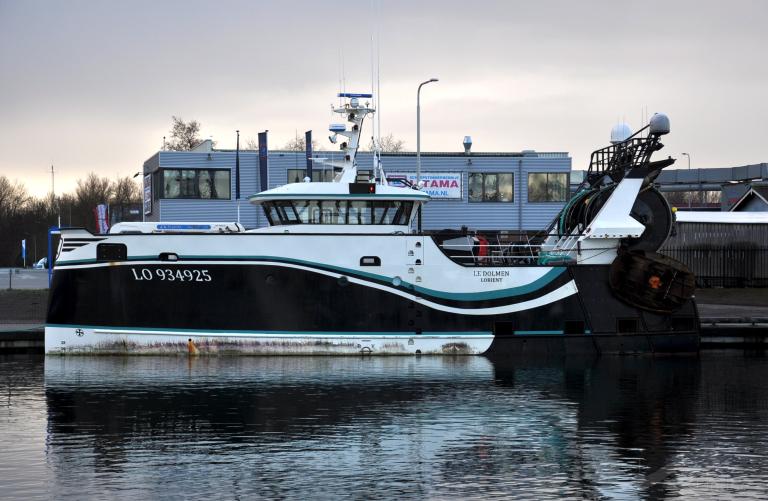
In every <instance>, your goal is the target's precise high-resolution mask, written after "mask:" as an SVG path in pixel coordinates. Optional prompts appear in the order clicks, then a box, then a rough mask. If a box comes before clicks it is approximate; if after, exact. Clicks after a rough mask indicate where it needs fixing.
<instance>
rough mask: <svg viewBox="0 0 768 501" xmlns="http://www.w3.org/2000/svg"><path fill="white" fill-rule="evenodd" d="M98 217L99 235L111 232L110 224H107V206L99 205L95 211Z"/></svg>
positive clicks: (97, 227)
mask: <svg viewBox="0 0 768 501" xmlns="http://www.w3.org/2000/svg"><path fill="white" fill-rule="evenodd" d="M94 213H95V215H96V229H97V230H98V232H99V233H101V234H104V233H107V232H108V231H109V223H107V217H108V216H107V206H106V205H105V204H99V205H97V206H96V209H95V210H94Z"/></svg>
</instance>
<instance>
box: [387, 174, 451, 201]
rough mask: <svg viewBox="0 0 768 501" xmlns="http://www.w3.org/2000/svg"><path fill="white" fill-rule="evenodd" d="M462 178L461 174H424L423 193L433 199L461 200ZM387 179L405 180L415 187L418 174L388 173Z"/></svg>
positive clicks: (422, 180)
mask: <svg viewBox="0 0 768 501" xmlns="http://www.w3.org/2000/svg"><path fill="white" fill-rule="evenodd" d="M461 176H462V174H461V172H422V173H421V182H422V183H423V184H424V187H423V188H422V189H421V191H423V192H424V193H427V194H428V195H429V196H430V197H432V198H433V199H443V200H461V199H462V198H463V193H464V192H463V191H462V189H461ZM387 179H405V180H407V181H408V182H410V183H411V184H413V185H415V184H416V173H415V172H390V173H387Z"/></svg>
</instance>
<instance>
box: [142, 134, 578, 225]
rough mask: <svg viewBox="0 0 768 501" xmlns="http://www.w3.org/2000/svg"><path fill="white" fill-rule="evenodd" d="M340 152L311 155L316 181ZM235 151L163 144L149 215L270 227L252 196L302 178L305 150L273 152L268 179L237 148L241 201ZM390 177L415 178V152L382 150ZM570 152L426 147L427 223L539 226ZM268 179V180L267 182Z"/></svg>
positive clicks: (147, 195) (147, 190) (152, 161)
mask: <svg viewBox="0 0 768 501" xmlns="http://www.w3.org/2000/svg"><path fill="white" fill-rule="evenodd" d="M340 155H341V154H340V153H339V152H331V151H316V152H315V153H314V154H313V155H312V158H313V160H312V162H313V163H312V165H313V173H312V178H313V180H314V181H321V180H325V181H330V180H331V179H332V176H333V174H332V171H331V170H330V168H324V167H323V164H322V160H323V159H326V160H334V156H336V157H339V158H336V160H339V159H340ZM236 156H237V154H236V152H235V151H234V150H218V149H214V148H212V147H211V144H210V142H209V141H205V142H203V143H202V144H201V145H200V146H198V147H197V148H195V149H194V150H193V151H183V152H181V151H160V152H158V153H156V154H155V155H153V156H152V157H151V158H149V159H148V160H147V161H146V162H145V163H144V169H143V172H144V220H145V221H236V220H237V214H238V205H239V206H240V222H241V223H242V224H243V225H244V226H245V227H246V228H257V227H262V226H267V224H268V223H267V219H266V217H265V216H264V214H263V213H262V211H261V208H260V207H257V206H253V205H251V204H250V203H249V202H248V197H249V196H250V195H253V194H255V193H257V192H259V191H262V190H264V189H267V188H275V187H277V186H282V185H283V184H286V183H289V182H303V179H304V177H305V176H306V169H307V159H306V155H305V152H303V151H298V152H297V151H274V150H273V151H269V152H268V153H267V155H266V156H267V172H266V174H267V175H266V180H265V182H262V179H261V177H262V176H261V175H260V171H259V152H258V151H253V150H245V151H242V150H241V151H240V152H239V165H240V169H239V170H240V201H239V203H238V201H237V200H236V196H235V193H236V179H235V178H236V176H235V172H236V169H235V165H236ZM357 163H358V180H359V181H367V180H368V179H369V177H370V176H371V175H372V171H373V158H372V154H371V153H370V152H363V151H361V152H359V153H358V155H357ZM382 166H383V168H384V171H385V172H386V174H387V177H388V178H394V177H401V178H407V179H410V180H411V181H413V180H415V173H416V154H415V153H413V152H407V153H385V154H383V155H382ZM570 171H571V158H570V157H569V156H568V154H567V153H565V152H547V153H543V152H536V151H522V152H518V153H475V152H471V151H469V150H468V151H464V152H442V153H434V152H424V153H422V154H421V174H422V175H421V178H422V181H424V182H425V188H424V190H425V191H427V192H428V193H429V194H430V195H431V196H432V200H431V201H430V202H429V203H428V204H427V205H426V207H425V209H424V214H423V228H424V229H425V230H440V229H460V228H461V227H462V226H468V227H470V228H473V229H481V230H513V231H515V230H518V231H535V230H541V229H543V228H545V227H546V226H547V225H548V224H549V223H550V222H551V221H552V220H553V218H554V217H555V216H556V215H557V213H558V212H559V211H560V209H561V208H562V207H563V204H564V203H565V202H566V200H567V199H568V197H569V193H568V186H569V178H568V177H569V173H570ZM262 185H263V186H262Z"/></svg>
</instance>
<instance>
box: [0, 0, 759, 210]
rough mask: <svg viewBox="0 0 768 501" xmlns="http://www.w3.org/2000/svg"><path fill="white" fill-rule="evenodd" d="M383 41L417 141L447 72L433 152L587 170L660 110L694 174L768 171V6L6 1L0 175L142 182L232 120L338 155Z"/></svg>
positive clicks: (0, 33) (384, 102)
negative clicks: (176, 144)
mask: <svg viewBox="0 0 768 501" xmlns="http://www.w3.org/2000/svg"><path fill="white" fill-rule="evenodd" d="M343 5H356V6H357V8H356V9H355V10H347V11H342V10H340V9H339V7H341V6H343ZM377 6H378V7H377ZM377 11H378V12H380V14H375V12H377ZM377 30H378V31H380V33H381V37H380V47H381V65H380V72H381V123H382V131H383V133H389V132H392V133H393V134H394V135H395V136H396V137H398V138H401V139H403V140H405V142H406V147H407V149H409V150H413V149H415V146H416V139H415V129H416V126H415V125H416V124H415V97H416V96H415V93H416V87H417V85H418V83H419V82H420V81H422V80H424V79H427V78H429V77H433V76H434V77H438V78H440V82H439V83H436V84H431V85H430V86H428V87H425V88H424V90H423V91H422V150H423V151H460V150H461V141H462V138H463V136H465V135H471V136H472V138H473V141H474V147H473V150H474V151H520V150H522V149H535V150H539V151H567V152H569V153H570V154H571V155H572V157H573V166H574V168H576V169H578V168H584V167H585V166H586V164H587V162H588V155H589V153H590V151H592V150H594V149H596V148H598V147H600V146H604V145H605V144H607V140H608V138H609V132H610V129H611V127H612V126H613V125H614V124H615V123H616V122H617V121H618V120H621V119H624V120H626V121H627V122H628V123H629V124H630V125H631V126H632V127H633V128H634V129H636V128H638V127H639V125H640V119H641V113H642V111H641V110H643V109H644V107H647V109H648V112H649V113H650V114H653V113H654V112H665V113H667V114H668V115H669V116H670V119H671V123H672V133H671V134H670V135H669V136H668V138H667V139H666V140H665V143H666V145H667V148H666V149H665V150H664V153H666V154H670V155H672V156H674V157H678V158H680V160H679V161H678V166H679V167H686V163H685V162H686V160H685V158H684V157H682V156H681V155H680V153H681V152H684V151H685V152H690V153H691V157H692V164H693V167H722V166H736V165H744V164H749V163H758V162H766V161H768V96H767V93H768V62H767V61H768V53H767V52H768V2H766V1H760V0H755V1H739V0H730V1H728V2H725V1H718V2H714V1H706V0H698V1H671V0H665V1H659V2H656V1H648V0H646V1H643V2H617V1H615V0H614V1H610V2H602V1H600V2H598V1H589V2H587V1H573V0H570V1H544V0H541V1H530V0H528V1H512V0H507V1H499V2H490V1H482V0H474V1H466V0H461V1H449V0H439V1H429V2H415V1H390V0H374V4H372V2H371V1H360V2H347V3H344V2H318V1H302V2H299V1H288V0H283V1H264V2H256V1H234V0H233V1H215V2H214V1H205V2H203V1H201V2H191V1H184V2H172V1H163V2H156V1H137V0H130V1H121V2H117V1H115V2H109V1H67V2H58V1H57V2H54V1H48V2H42V1H27V0H23V1H22V0H0V174H4V175H6V176H9V177H11V178H13V179H18V180H19V181H21V182H23V183H24V184H25V185H26V186H27V187H28V188H29V189H30V191H31V192H33V193H35V194H38V195H40V194H44V193H45V192H46V191H49V190H50V175H49V173H48V172H49V169H50V165H51V163H53V164H54V165H55V168H56V171H57V176H56V185H57V191H60V190H71V189H72V188H73V187H74V184H75V181H76V179H77V178H79V177H82V176H84V175H85V174H87V173H88V172H90V171H95V172H97V173H99V174H101V175H105V176H109V177H115V176H117V175H132V174H134V173H135V172H137V171H138V170H140V169H141V165H142V163H143V162H144V160H146V159H147V158H148V157H150V156H151V155H152V154H153V153H154V152H156V151H157V150H158V149H159V148H160V146H161V143H162V137H163V135H167V133H168V129H169V127H170V122H171V116H172V115H178V116H181V117H182V118H184V119H197V120H199V121H200V122H201V123H202V132H203V137H209V136H212V137H213V138H214V139H215V140H217V141H218V144H219V147H223V148H228V147H234V142H235V133H234V131H235V129H240V130H241V134H242V137H243V138H248V137H256V134H257V132H259V131H261V130H264V129H269V131H270V136H269V140H270V147H272V148H275V147H279V146H282V145H284V144H285V142H286V141H287V140H288V139H290V138H291V137H293V135H294V133H295V132H296V131H298V132H299V133H302V132H303V131H305V130H308V129H313V130H314V131H315V134H316V137H317V138H318V139H320V140H321V141H320V142H321V144H322V145H324V146H327V147H330V145H328V143H327V140H324V138H325V137H326V135H327V134H325V129H326V128H327V125H328V123H330V122H331V121H334V120H335V119H334V117H332V115H331V113H330V111H329V105H330V103H331V102H333V101H334V99H333V96H334V95H335V93H336V92H337V91H338V88H339V75H340V73H341V67H342V64H341V60H343V68H344V72H343V73H344V75H345V80H346V89H347V90H348V91H369V90H370V87H371V83H370V80H371V64H370V59H371V58H370V51H371V44H370V38H371V34H372V33H374V32H375V31H377ZM342 48H343V50H342ZM341 52H343V58H342V57H340V53H341ZM369 133H370V129H369V130H368V131H364V134H369Z"/></svg>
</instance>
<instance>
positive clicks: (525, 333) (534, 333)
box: [515, 331, 563, 336]
mask: <svg viewBox="0 0 768 501" xmlns="http://www.w3.org/2000/svg"><path fill="white" fill-rule="evenodd" d="M560 334H563V331H515V336H540V335H544V336H553V335H560Z"/></svg>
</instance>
